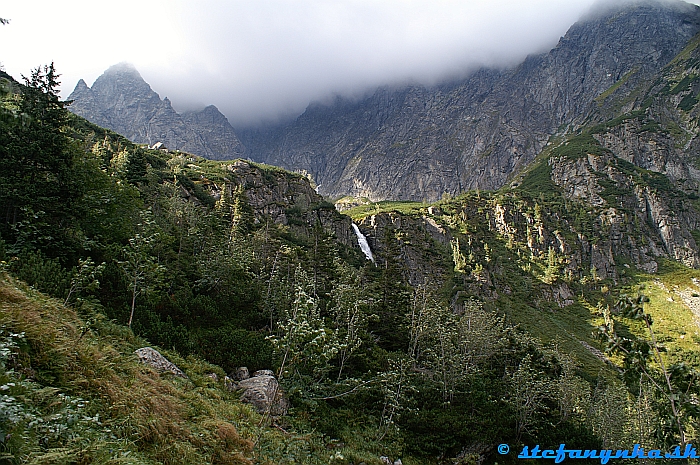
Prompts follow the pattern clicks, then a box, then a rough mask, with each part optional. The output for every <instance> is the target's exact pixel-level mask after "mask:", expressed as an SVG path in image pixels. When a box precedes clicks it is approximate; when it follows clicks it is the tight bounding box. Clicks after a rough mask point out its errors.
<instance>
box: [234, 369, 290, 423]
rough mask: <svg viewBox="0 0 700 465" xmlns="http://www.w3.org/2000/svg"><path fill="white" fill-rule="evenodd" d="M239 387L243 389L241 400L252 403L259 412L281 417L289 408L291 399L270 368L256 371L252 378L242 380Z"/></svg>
mask: <svg viewBox="0 0 700 465" xmlns="http://www.w3.org/2000/svg"><path fill="white" fill-rule="evenodd" d="M237 388H238V389H239V390H242V391H243V394H242V395H241V401H242V402H245V403H248V404H251V405H252V406H253V407H254V408H255V410H257V411H258V413H262V414H266V413H269V414H270V415H271V416H273V417H279V416H282V415H285V414H286V413H287V410H288V409H289V401H288V400H287V398H286V397H285V396H284V392H283V391H282V388H281V387H280V385H279V383H278V382H277V379H276V378H275V377H274V376H273V375H272V371H270V370H258V371H256V372H255V373H254V374H253V377H252V378H248V379H244V380H242V381H240V382H239V383H238V385H237Z"/></svg>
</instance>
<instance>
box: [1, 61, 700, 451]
mask: <svg viewBox="0 0 700 465" xmlns="http://www.w3.org/2000/svg"><path fill="white" fill-rule="evenodd" d="M3 85H4V87H3V95H2V105H1V107H0V111H1V113H0V211H1V212H2V215H3V216H2V217H1V218H0V260H2V265H3V268H4V271H5V272H7V273H9V274H10V275H12V276H13V277H9V275H3V276H2V282H1V283H0V286H1V287H0V291H2V293H1V294H0V299H1V300H0V303H1V304H2V308H1V309H0V384H1V385H0V389H1V390H2V391H3V394H2V396H3V397H2V400H1V401H2V402H4V403H3V404H2V405H3V406H4V408H3V409H0V444H1V445H0V447H1V449H0V451H2V454H3V455H2V459H3V460H6V461H8V462H10V463H25V462H29V463H65V462H66V461H70V462H71V463H90V462H91V461H100V462H104V463H107V462H109V463H251V462H255V463H265V462H266V461H267V462H268V463H329V457H330V461H331V463H359V462H361V461H364V462H365V463H373V462H374V463H379V461H378V460H379V459H378V457H379V456H380V455H386V456H390V457H392V458H399V457H401V458H402V460H403V463H405V464H411V463H436V462H445V463H455V462H457V463H472V462H473V461H475V460H476V459H477V458H478V457H488V458H489V460H496V459H497V460H499V461H509V460H510V461H515V454H513V453H511V455H509V456H503V457H499V456H498V455H497V453H496V451H495V446H496V445H497V444H499V443H507V444H511V445H512V446H514V449H515V448H516V447H515V446H519V445H522V444H541V445H543V446H546V445H558V444H559V443H566V444H567V446H569V447H571V448H582V449H583V448H600V447H614V448H615V447H628V446H629V445H631V444H634V443H635V442H643V443H644V444H645V445H647V447H651V446H658V447H667V446H670V445H673V444H678V443H679V442H680V441H681V440H686V441H687V440H688V439H690V438H692V435H693V434H694V431H695V429H694V422H695V421H696V418H697V411H696V410H697V409H696V406H697V398H696V392H697V387H696V386H695V382H694V379H695V371H693V369H692V367H688V366H684V367H681V366H680V365H679V364H673V365H671V366H670V367H669V368H668V370H667V369H665V367H663V365H662V364H659V363H658V360H659V359H658V358H657V359H654V360H652V359H653V358H655V357H656V356H657V355H658V353H659V352H658V351H659V346H658V344H657V343H656V341H654V340H653V339H651V340H650V341H649V331H650V330H651V324H652V321H651V319H650V318H648V316H646V315H647V314H646V313H645V312H644V302H643V301H640V302H641V304H640V302H637V304H635V303H634V302H632V301H630V300H629V299H628V300H625V298H624V297H623V298H620V299H619V301H617V300H618V299H616V297H620V296H619V293H618V295H616V294H615V293H614V292H611V291H610V289H609V288H608V287H607V286H608V285H610V286H612V283H609V282H600V280H597V279H596V277H595V271H592V272H591V271H589V270H584V272H582V273H581V274H580V275H578V276H573V275H565V274H564V273H563V267H562V258H561V256H560V255H557V253H556V251H555V250H554V249H553V248H551V247H550V248H549V249H548V250H547V253H541V254H538V255H533V254H532V253H531V249H528V247H527V244H529V243H530V242H532V241H535V242H536V241H537V238H536V237H535V236H534V234H535V233H534V226H533V229H532V230H531V229H530V228H528V229H527V237H522V238H521V237H518V236H517V235H514V236H512V237H506V235H503V234H496V233H494V232H493V231H491V229H490V228H489V227H488V226H487V225H489V224H490V221H489V215H490V214H492V212H493V211H494V209H495V208H496V205H499V208H500V207H502V206H503V205H505V204H507V203H511V204H512V205H513V206H514V207H517V209H518V210H519V211H521V212H523V214H528V215H529V214H531V218H532V219H534V221H535V223H536V224H540V223H543V224H544V223H545V222H550V223H552V222H554V221H555V219H556V218H559V219H561V218H562V217H563V216H565V215H569V214H571V212H579V213H580V212H583V213H582V214H581V215H580V217H577V219H576V220H575V221H574V223H575V225H576V227H577V228H588V230H590V234H591V235H594V234H595V232H594V231H593V227H592V225H590V224H588V223H587V219H586V218H587V216H586V214H585V207H584V206H583V205H582V204H580V203H571V202H569V203H567V202H564V201H562V199H561V198H559V197H556V195H554V194H553V195H552V199H548V198H544V197H541V198H537V197H535V196H533V195H531V194H530V192H531V190H532V189H534V187H536V186H538V185H539V184H541V182H542V181H543V180H544V179H545V177H544V174H546V173H544V174H543V173H540V172H534V174H532V176H539V178H536V179H535V178H532V176H531V177H530V178H529V180H528V179H526V180H525V181H524V182H523V185H524V186H525V187H527V189H523V191H522V192H519V193H518V192H513V193H510V194H508V195H503V194H492V193H487V194H484V195H481V194H479V193H475V194H474V193H473V194H470V195H467V196H464V197H461V198H458V199H453V200H445V201H444V202H442V203H441V204H440V205H439V208H441V209H442V211H443V212H444V218H445V219H444V222H445V226H446V227H450V228H451V230H452V231H453V232H454V238H455V241H454V242H453V244H452V249H451V250H447V249H446V248H444V247H443V248H442V249H441V248H440V247H439V246H437V245H434V244H432V245H431V244H430V243H426V244H425V245H424V247H426V248H431V247H433V246H434V248H435V250H438V252H432V253H435V254H437V255H438V256H439V257H438V258H437V259H436V262H440V261H441V260H447V263H449V266H448V269H447V270H446V271H447V279H444V280H441V281H437V280H435V281H434V282H431V281H428V282H426V283H425V284H423V285H420V286H418V285H414V286H411V285H409V283H408V281H407V269H406V264H405V261H404V260H403V258H404V248H405V247H406V246H407V244H409V243H410V241H411V240H412V238H411V237H407V236H406V235H405V234H406V232H405V231H403V232H402V231H401V230H399V229H397V228H396V229H390V228H387V229H386V230H385V232H384V234H383V236H382V237H381V238H379V239H380V240H381V242H382V244H383V250H382V253H381V257H379V258H380V266H377V267H375V266H374V265H372V264H371V263H370V262H368V261H366V260H364V257H362V255H361V254H360V253H359V251H358V250H355V249H354V248H351V247H347V246H346V245H343V244H342V242H340V241H339V240H337V238H336V237H335V236H334V235H333V233H332V231H331V229H330V228H329V227H328V225H327V224H324V223H323V221H321V219H320V218H321V217H322V215H321V212H322V211H324V209H325V210H328V209H329V208H330V209H332V206H330V207H329V205H328V204H327V203H325V202H322V201H319V202H318V203H317V204H315V205H296V204H293V205H286V206H285V207H286V217H287V219H288V221H287V222H286V224H281V223H275V222H273V221H271V219H270V217H269V216H266V214H265V213H264V212H260V211H255V210H253V208H251V206H250V204H249V201H248V198H247V196H246V190H247V189H248V188H249V187H250V186H247V185H246V184H245V182H243V181H241V180H240V179H235V178H233V177H232V176H231V172H230V170H229V169H228V165H227V164H226V162H211V161H206V160H202V159H199V158H196V157H192V156H190V155H187V154H182V153H177V152H176V153H166V152H162V151H154V150H148V149H146V148H143V147H139V146H136V145H134V144H131V143H129V142H128V141H126V140H125V139H123V138H121V137H120V136H118V135H116V134H113V133H111V132H109V131H107V130H104V129H102V128H99V127H96V126H94V125H92V124H90V123H87V122H86V121H84V120H81V119H79V118H77V117H75V116H72V115H71V114H70V113H68V112H67V110H66V109H65V106H66V103H65V102H61V101H60V100H59V99H58V97H57V95H56V92H55V90H56V85H57V75H56V73H55V70H54V69H53V67H52V66H49V67H45V68H43V69H39V70H36V71H35V72H34V73H33V74H32V75H31V77H30V78H29V79H27V80H26V82H25V84H24V85H19V84H17V83H15V82H12V81H10V80H5V81H4V82H3ZM595 145H596V144H595V141H594V140H593V138H592V137H590V136H582V137H581V138H579V139H576V142H575V143H574V144H571V146H570V147H569V148H568V149H566V150H567V151H566V153H565V154H564V155H565V156H567V157H571V158H576V157H579V156H582V154H584V155H585V152H590V151H591V150H592V148H593V149H595ZM542 166H544V167H545V168H544V169H546V166H547V165H546V164H543V165H542ZM255 169H256V170H259V172H260V173H262V178H263V180H264V181H265V182H268V183H271V184H274V183H276V182H278V181H279V180H281V179H291V178H293V177H295V175H292V174H291V173H285V172H283V171H281V170H278V169H276V168H272V167H264V166H256V167H255ZM540 178H541V179H540ZM533 179H535V181H533ZM540 187H541V186H540ZM361 208H362V209H363V210H362V211H361V212H359V213H358V212H356V213H355V214H356V216H358V217H361V216H363V215H364V216H366V215H368V214H378V213H381V212H392V211H394V210H399V212H403V214H405V215H407V216H410V215H415V214H416V213H418V214H419V215H420V214H422V213H424V212H425V209H426V206H421V205H418V204H410V205H409V204H388V203H387V204H380V205H374V206H369V207H367V206H364V207H361ZM333 214H334V215H337V213H335V211H334V210H333ZM392 214H396V215H399V214H402V213H392ZM557 221H559V220H557ZM576 221H577V222H576ZM535 223H533V224H535ZM546 226H547V227H550V226H551V224H547V225H546ZM552 229H554V228H552ZM562 231H563V229H562ZM523 234H525V233H523ZM460 238H461V241H462V242H461V243H460V242H459V240H460ZM472 240H473V243H472ZM507 260H510V261H507ZM15 279H19V280H21V281H23V282H25V283H27V284H28V285H30V286H32V287H33V289H36V290H38V291H41V292H43V293H45V294H48V295H50V296H52V297H53V300H52V299H47V298H46V297H44V296H42V295H39V294H37V293H36V292H35V291H34V290H31V289H26V288H24V287H23V284H20V283H19V282H18V281H16V280H15ZM490 279H503V280H504V283H505V282H506V280H507V281H509V284H510V286H512V287H513V294H512V295H510V296H505V295H503V294H502V295H500V296H499V297H497V298H495V299H487V298H485V295H487V294H488V293H489V292H491V291H492V289H490V288H494V287H495V284H497V283H494V282H493V281H489V280H490ZM533 280H535V281H533ZM560 282H566V283H567V284H568V285H570V286H571V287H572V288H574V289H575V290H576V292H577V293H580V294H581V296H582V298H581V300H582V302H592V303H593V305H596V303H597V300H596V299H600V302H601V308H603V306H605V305H609V307H610V310H607V308H608V307H605V309H606V310H605V311H603V310H601V313H600V314H599V316H600V317H601V318H603V317H604V320H603V321H600V324H601V329H600V334H601V339H602V341H603V343H604V344H609V347H610V353H611V354H613V357H615V356H617V357H619V360H620V361H621V362H622V366H623V372H624V375H625V376H624V379H621V378H620V377H618V376H617V374H616V372H615V370H612V369H610V368H609V367H607V366H606V365H605V364H604V363H603V362H601V361H600V360H598V359H595V358H593V361H592V362H590V361H589V362H588V365H587V366H582V360H583V359H584V358H585V357H584V356H581V357H579V354H578V353H576V351H575V350H570V348H569V347H568V346H567V341H564V342H563V343H562V344H560V343H559V342H561V341H557V340H556V337H554V335H556V334H558V333H557V331H556V330H554V331H553V332H550V333H549V336H550V338H549V339H550V341H549V342H547V343H544V342H542V340H543V339H544V340H547V339H548V338H547V337H544V338H540V337H534V336H533V335H532V334H537V333H536V332H535V331H534V328H529V327H528V328H527V329H528V330H530V329H533V331H532V332H531V333H529V332H526V331H523V330H522V329H521V328H518V327H516V326H514V325H513V321H518V318H517V317H515V315H517V314H520V315H521V316H522V315H526V314H527V312H533V311H536V310H538V309H536V308H535V307H536V305H535V304H534V303H533V302H532V297H533V296H535V295H538V294H537V292H539V291H540V290H541V289H543V288H545V287H546V286H551V285H553V284H556V283H560ZM634 283H635V281H633V280H628V281H627V282H626V285H627V286H629V290H632V288H633V284H634ZM604 287H605V288H606V290H604V289H603V288H604ZM478 289H486V291H485V292H481V291H478ZM455 300H457V301H458V302H457V303H458V304H459V305H454V304H455ZM640 305H641V310H640ZM455 308H458V309H459V311H457V312H455V311H454V309H455ZM575 308H576V309H578V310H581V308H582V307H581V304H579V306H577V307H575ZM542 312H550V313H552V314H553V313H554V311H553V310H551V309H548V308H545V309H543V310H542ZM584 312H585V313H586V317H590V315H589V314H588V313H587V310H584ZM562 315H563V317H566V314H565V313H564V311H562V312H561V313H560V314H557V315H554V316H552V318H560V317H562ZM536 318H542V316H541V315H539V316H538V317H536ZM547 318H548V317H547ZM625 318H626V319H625ZM553 321H554V320H553ZM621 321H625V322H626V323H625V325H624V327H623V325H622V323H621ZM634 321H637V322H639V321H641V322H643V323H644V326H639V325H638V327H637V328H636V330H635V327H634V324H635V323H634ZM523 322H524V323H525V325H524V326H526V327H527V321H523ZM583 327H584V328H588V326H586V325H583ZM62 328H63V329H62ZM566 329H571V328H566ZM586 330H587V329H586ZM571 331H573V332H576V331H578V330H575V329H574V330H571ZM561 334H569V333H567V332H566V331H562V332H561ZM538 336H541V335H540V334H538ZM576 336H577V337H580V338H582V339H586V338H588V339H590V335H581V334H580V331H579V332H577V333H576ZM139 338H144V339H146V340H148V341H150V342H151V343H154V344H157V345H158V346H160V347H162V348H165V349H168V350H169V351H170V352H168V355H169V357H170V358H171V359H173V360H174V361H176V362H177V363H178V365H180V366H181V367H182V368H183V369H184V370H185V371H186V373H187V375H188V376H189V377H190V381H188V382H185V381H181V380H178V379H167V378H165V379H163V378H160V377H158V376H156V375H155V374H154V373H151V372H149V373H145V372H144V370H145V369H143V368H139V366H138V365H136V363H135V361H134V360H132V358H133V357H132V356H131V352H132V351H133V350H134V349H135V348H136V347H137V346H139V345H141V344H145V341H143V339H139ZM571 340H575V339H570V340H569V342H570V341H571ZM591 342H593V341H592V339H591ZM576 345H577V346H579V350H581V349H580V347H582V346H580V345H579V344H578V343H577V344H576ZM601 347H603V346H601ZM584 352H585V351H584ZM686 353H689V352H686ZM614 354H618V355H614ZM588 357H589V359H590V358H591V356H590V354H588ZM210 364H212V365H210ZM239 366H247V367H249V368H250V369H251V371H252V370H256V369H263V368H273V369H274V370H275V371H276V372H277V375H278V378H279V379H280V381H281V384H282V386H283V387H284V389H285V392H286V394H287V395H288V396H289V397H290V399H291V401H292V404H293V409H292V411H291V412H290V414H289V415H288V416H286V417H282V418H279V419H275V420H271V419H270V418H267V417H258V416H256V415H255V414H253V413H252V412H251V411H250V410H249V409H247V408H246V407H244V406H242V405H241V404H239V403H238V401H237V400H236V399H235V396H234V395H232V394H230V393H228V392H227V391H226V390H225V389H224V388H223V386H222V385H220V384H218V383H217V382H215V381H212V380H211V379H210V378H207V377H206V376H205V375H206V374H207V373H212V372H213V373H218V374H219V377H220V378H222V377H223V375H224V373H225V372H230V371H231V370H233V369H235V368H236V367H239ZM146 371H147V370H146ZM669 373H670V374H669ZM188 383H190V384H188ZM625 383H626V384H625ZM664 383H668V385H669V389H670V391H669V392H667V391H664V389H665V388H664ZM681 392H682V394H683V395H682V398H681V396H680V394H679V393H681ZM669 399H673V401H672V402H669ZM145 404H148V405H145ZM631 409H632V410H635V409H636V410H637V411H638V412H640V414H639V415H636V414H635V415H632V414H631V411H632V410H631ZM173 412H175V414H173ZM648 422H652V423H654V422H656V423H654V424H655V425H658V424H662V427H657V426H653V427H652V426H650V424H649V423H648ZM679 424H680V425H682V427H681V428H680V429H679V428H678V427H677V426H678V425H679ZM272 426H274V429H273V428H272ZM275 430H277V432H274V431H275ZM173 441H174V444H175V445H174V446H172V447H168V446H167V444H169V443H171V442H173ZM52 460H53V462H51V461H52ZM61 460H63V462H61ZM32 461H33V462H32Z"/></svg>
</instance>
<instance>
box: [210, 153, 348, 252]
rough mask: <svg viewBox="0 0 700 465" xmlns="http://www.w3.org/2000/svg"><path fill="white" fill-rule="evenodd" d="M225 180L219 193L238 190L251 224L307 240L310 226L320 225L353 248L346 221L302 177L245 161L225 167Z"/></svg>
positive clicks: (346, 217) (346, 219)
mask: <svg viewBox="0 0 700 465" xmlns="http://www.w3.org/2000/svg"><path fill="white" fill-rule="evenodd" d="M227 171H228V178H227V179H229V180H230V183H227V185H226V186H224V187H223V189H227V190H228V192H227V195H229V196H231V195H232V192H233V190H235V189H236V188H237V187H241V188H242V189H243V192H244V193H245V196H246V200H247V203H248V205H249V206H250V207H251V208H252V210H253V212H254V213H255V217H256V218H255V221H272V222H273V223H277V224H281V225H285V226H287V227H289V228H290V229H292V230H294V232H295V233H297V234H301V235H306V236H310V235H311V233H312V232H311V231H310V229H309V226H310V225H320V226H322V227H323V228H324V229H325V230H326V231H327V232H328V233H330V234H332V235H334V236H335V237H336V239H337V240H338V241H339V242H340V243H342V244H344V245H346V246H349V247H353V248H357V249H358V250H359V245H358V244H357V237H356V236H355V233H354V231H353V229H352V220H351V219H350V217H348V216H345V215H341V214H340V213H338V211H337V210H336V209H335V207H334V206H333V205H332V204H329V203H327V202H325V201H324V199H323V197H321V195H319V194H318V193H317V192H316V190H315V189H314V188H313V187H312V185H311V184H310V182H309V179H308V178H306V177H305V176H303V175H299V174H291V173H288V172H286V171H283V170H280V169H275V168H266V169H262V168H260V167H258V166H256V165H255V164H253V163H249V162H247V161H245V160H236V161H234V162H233V163H231V164H230V165H227Z"/></svg>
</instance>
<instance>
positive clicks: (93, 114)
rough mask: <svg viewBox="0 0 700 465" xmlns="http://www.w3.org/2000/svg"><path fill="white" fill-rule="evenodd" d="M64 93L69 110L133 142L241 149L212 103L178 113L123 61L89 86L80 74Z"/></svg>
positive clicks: (203, 150)
mask: <svg viewBox="0 0 700 465" xmlns="http://www.w3.org/2000/svg"><path fill="white" fill-rule="evenodd" d="M68 99H69V100H72V101H73V103H72V104H71V105H70V106H69V107H68V109H69V110H71V111H72V112H73V113H75V114H77V115H79V116H82V117H83V118H85V119H87V120H89V121H91V122H93V123H95V124H98V125H100V126H102V127H105V128H108V129H111V130H113V131H115V132H117V133H119V134H121V135H123V136H125V137H126V138H127V139H129V140H131V141H133V142H136V143H140V144H148V145H149V146H150V145H153V144H155V143H157V142H162V143H163V144H165V146H167V147H168V148H170V149H172V150H180V151H183V152H188V153H192V154H195V155H199V156H202V157H206V158H211V159H215V160H230V159H234V158H238V157H241V156H243V155H244V154H245V148H244V147H243V144H241V142H240V140H239V139H238V137H237V136H236V134H235V131H234V129H233V127H231V125H230V124H229V122H228V120H227V119H226V117H225V116H224V115H222V114H221V113H220V112H219V110H217V109H216V107H214V106H208V107H206V108H205V109H204V110H202V111H199V112H189V113H185V114H184V115H180V114H178V113H177V112H176V111H175V110H174V109H173V107H172V105H171V103H170V100H169V99H168V98H167V97H166V98H165V99H163V100H161V98H160V96H159V95H158V94H157V93H156V92H154V91H153V90H152V89H151V86H149V85H148V84H147V83H146V81H144V80H143V78H142V77H141V75H140V74H139V72H138V71H137V70H136V69H135V68H134V67H133V66H131V65H129V64H126V63H121V64H119V65H115V66H112V67H111V68H109V69H108V70H107V71H105V72H104V73H103V74H102V75H101V76H100V77H99V78H97V80H96V81H95V83H94V84H93V85H92V88H90V87H88V86H87V84H86V83H85V81H83V80H82V79H81V80H80V81H78V84H77V85H76V86H75V90H74V91H73V93H71V95H70V96H69V97H68Z"/></svg>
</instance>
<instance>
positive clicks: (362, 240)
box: [352, 223, 374, 263]
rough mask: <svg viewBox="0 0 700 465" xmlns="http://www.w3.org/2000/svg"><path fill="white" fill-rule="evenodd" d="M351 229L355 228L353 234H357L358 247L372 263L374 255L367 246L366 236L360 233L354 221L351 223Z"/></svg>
mask: <svg viewBox="0 0 700 465" xmlns="http://www.w3.org/2000/svg"><path fill="white" fill-rule="evenodd" d="M352 229H354V230H355V235H356V236H357V243H358V244H360V248H361V249H362V251H363V252H364V253H365V256H366V257H367V260H372V263H374V256H373V255H372V250H371V249H370V248H369V244H368V243H367V238H366V237H365V235H364V234H362V232H361V231H360V228H358V227H357V225H356V224H355V223H353V224H352Z"/></svg>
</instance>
